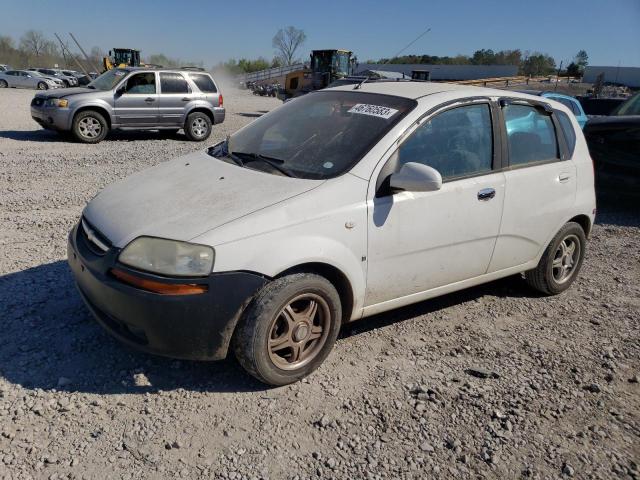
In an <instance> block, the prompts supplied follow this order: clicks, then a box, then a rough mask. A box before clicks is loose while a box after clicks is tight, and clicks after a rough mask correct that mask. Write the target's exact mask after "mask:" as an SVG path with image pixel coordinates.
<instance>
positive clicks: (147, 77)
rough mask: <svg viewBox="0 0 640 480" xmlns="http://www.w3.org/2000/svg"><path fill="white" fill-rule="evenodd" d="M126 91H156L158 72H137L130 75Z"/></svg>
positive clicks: (145, 92)
mask: <svg viewBox="0 0 640 480" xmlns="http://www.w3.org/2000/svg"><path fill="white" fill-rule="evenodd" d="M124 93H141V94H147V95H148V94H152V93H156V74H155V73H153V72H146V73H136V74H135V75H133V76H131V77H129V79H128V80H127V84H126V85H125V88H124Z"/></svg>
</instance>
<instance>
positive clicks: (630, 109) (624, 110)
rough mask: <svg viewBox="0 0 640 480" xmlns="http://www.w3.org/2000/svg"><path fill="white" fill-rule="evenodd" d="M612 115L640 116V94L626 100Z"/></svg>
mask: <svg viewBox="0 0 640 480" xmlns="http://www.w3.org/2000/svg"><path fill="white" fill-rule="evenodd" d="M612 115H622V116H627V115H640V94H638V95H635V96H633V97H631V98H630V99H628V100H626V101H625V102H624V103H623V104H621V105H620V106H618V107H617V108H616V109H615V110H614V111H613V113H612Z"/></svg>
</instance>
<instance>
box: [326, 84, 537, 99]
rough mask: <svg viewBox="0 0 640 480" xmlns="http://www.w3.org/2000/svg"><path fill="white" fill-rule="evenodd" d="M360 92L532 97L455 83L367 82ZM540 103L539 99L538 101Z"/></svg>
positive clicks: (415, 96) (345, 87) (343, 87)
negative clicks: (454, 93)
mask: <svg viewBox="0 0 640 480" xmlns="http://www.w3.org/2000/svg"><path fill="white" fill-rule="evenodd" d="M353 89H354V87H353V85H341V86H338V87H332V88H330V89H327V90H342V91H349V90H353ZM357 91H358V92H368V93H378V94H381V95H394V96H396V97H405V98H411V99H414V100H415V99H418V98H421V97H425V96H427V95H433V94H436V93H445V92H456V93H458V94H459V95H460V97H481V96H484V97H512V98H513V97H517V98H525V99H526V98H531V95H527V94H524V93H520V92H516V91H511V90H498V89H495V88H486V87H475V86H472V85H458V84H455V83H445V82H421V81H406V82H371V83H368V82H365V83H363V84H362V85H361V86H360V88H358V90H357ZM537 100H538V101H539V99H537Z"/></svg>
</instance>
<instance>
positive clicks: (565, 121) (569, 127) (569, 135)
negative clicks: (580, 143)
mask: <svg viewBox="0 0 640 480" xmlns="http://www.w3.org/2000/svg"><path fill="white" fill-rule="evenodd" d="M555 114H556V116H557V117H558V120H559V121H560V127H561V128H562V133H564V138H565V140H566V141H567V147H568V148H569V157H572V156H573V150H574V149H575V148H576V131H575V130H574V129H573V124H572V123H571V120H570V119H569V117H568V115H567V114H566V113H564V112H558V111H556V113H555Z"/></svg>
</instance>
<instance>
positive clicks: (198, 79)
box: [189, 73, 218, 93]
mask: <svg viewBox="0 0 640 480" xmlns="http://www.w3.org/2000/svg"><path fill="white" fill-rule="evenodd" d="M189 78H191V80H193V83H195V84H196V87H198V88H199V89H200V91H201V92H203V93H216V92H217V91H218V89H217V88H216V84H215V83H213V80H211V77H210V76H209V75H205V74H204V73H190V74H189Z"/></svg>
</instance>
